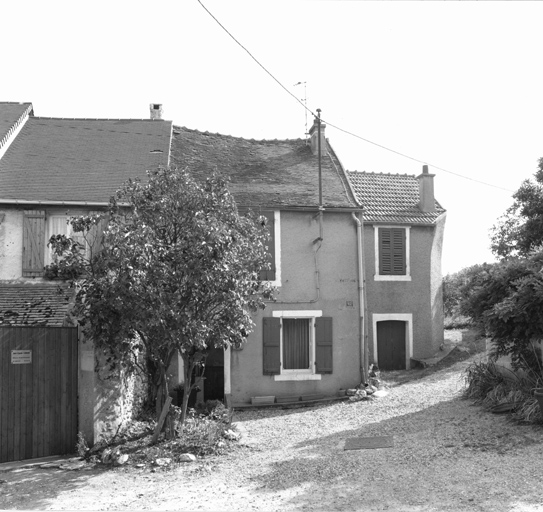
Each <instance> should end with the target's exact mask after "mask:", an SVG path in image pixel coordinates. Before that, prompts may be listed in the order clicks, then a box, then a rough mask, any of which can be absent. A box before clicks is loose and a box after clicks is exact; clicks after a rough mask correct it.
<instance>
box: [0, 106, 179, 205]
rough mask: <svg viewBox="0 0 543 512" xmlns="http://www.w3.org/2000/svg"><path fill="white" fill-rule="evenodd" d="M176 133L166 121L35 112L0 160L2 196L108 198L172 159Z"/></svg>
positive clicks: (40, 198) (48, 199)
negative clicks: (48, 115) (64, 116)
mask: <svg viewBox="0 0 543 512" xmlns="http://www.w3.org/2000/svg"><path fill="white" fill-rule="evenodd" d="M2 111H3V105H1V104H0V112H2ZM170 134H171V122H170V121H162V120H150V119H148V120H145V119H142V120H111V119H107V120H104V119H55V118H41V117H30V118H29V119H28V121H27V122H26V124H25V126H24V127H23V129H22V130H21V132H20V133H19V135H18V136H17V138H16V139H15V140H14V141H13V143H12V144H11V146H10V147H9V149H8V150H7V152H6V154H5V155H4V157H3V158H2V159H1V160H0V183H2V188H1V191H0V200H1V199H10V200H14V199H18V200H26V201H80V202H107V201H109V198H110V197H111V196H112V195H113V194H114V193H115V191H116V190H117V189H119V188H120V187H121V185H122V184H123V183H124V182H125V181H127V180H128V178H134V177H136V176H139V177H142V178H144V177H145V171H146V170H148V169H155V168H157V167H158V166H159V165H166V164H167V162H168V155H169V149H170Z"/></svg>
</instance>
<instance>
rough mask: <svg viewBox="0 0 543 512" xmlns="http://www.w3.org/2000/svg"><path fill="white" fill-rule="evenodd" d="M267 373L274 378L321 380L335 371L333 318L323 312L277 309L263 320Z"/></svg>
mask: <svg viewBox="0 0 543 512" xmlns="http://www.w3.org/2000/svg"><path fill="white" fill-rule="evenodd" d="M263 348H264V373H265V374H273V375H275V377H274V379H275V380H321V374H323V373H332V319H331V318H322V311H317V310H314V311H311V310H307V311H305V310H304V311H274V312H273V318H265V319H264V347H263Z"/></svg>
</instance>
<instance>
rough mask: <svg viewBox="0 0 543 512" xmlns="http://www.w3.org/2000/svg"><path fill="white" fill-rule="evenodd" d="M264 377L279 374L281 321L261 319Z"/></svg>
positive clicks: (277, 319) (278, 319)
mask: <svg viewBox="0 0 543 512" xmlns="http://www.w3.org/2000/svg"><path fill="white" fill-rule="evenodd" d="M263 340H264V346H263V360H264V375H277V374H279V373H281V319H280V318H270V317H268V318H264V319H263Z"/></svg>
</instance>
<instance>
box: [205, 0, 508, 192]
mask: <svg viewBox="0 0 543 512" xmlns="http://www.w3.org/2000/svg"><path fill="white" fill-rule="evenodd" d="M198 3H199V4H200V5H201V6H202V7H203V9H204V10H205V11H206V12H207V13H208V14H209V15H210V16H211V17H212V18H213V19H214V20H215V21H216V22H217V24H218V25H219V26H220V27H221V28H222V29H223V30H224V31H225V32H226V33H227V34H228V35H229V36H230V37H231V38H232V39H233V40H234V41H235V42H236V44H238V46H240V47H241V48H242V49H243V50H245V52H247V53H248V54H249V56H250V57H251V59H253V60H254V61H255V62H256V63H257V64H258V65H259V66H260V67H261V68H262V69H263V70H264V71H265V72H266V73H267V74H268V75H269V76H270V77H271V78H272V79H273V80H274V81H275V82H276V83H277V84H278V85H279V86H280V87H281V88H282V89H283V90H284V91H285V92H286V93H287V94H289V95H290V96H292V97H293V98H294V99H295V100H296V101H297V102H298V103H299V104H300V105H302V107H304V109H305V110H306V111H307V112H309V113H310V114H311V115H312V116H313V117H317V116H316V114H315V113H314V112H313V111H312V110H311V109H310V108H309V107H308V106H307V105H306V104H305V103H304V102H303V101H301V100H300V99H299V98H298V97H297V96H296V95H295V94H293V93H292V92H290V91H289V90H288V89H287V88H286V87H285V86H284V85H283V84H282V83H281V82H280V81H279V80H278V79H277V78H275V76H274V75H273V74H272V73H271V72H270V71H268V70H267V69H266V67H265V66H264V65H263V64H261V63H260V62H259V61H258V59H257V58H256V57H255V56H254V55H253V54H252V53H251V52H250V51H249V50H248V49H247V48H245V46H243V45H242V44H241V43H240V42H239V41H238V40H237V39H236V38H235V37H234V36H233V35H232V34H231V33H230V32H229V31H228V30H227V29H226V27H225V26H224V25H223V24H222V23H221V22H220V21H219V20H218V19H217V18H216V17H215V16H214V15H213V14H212V13H211V12H210V11H209V9H208V8H207V7H206V6H205V5H204V4H203V3H202V1H201V0H198ZM321 122H323V123H325V124H327V125H328V126H331V127H332V128H335V129H336V130H339V131H341V132H343V133H345V134H347V135H351V136H352V137H355V138H357V139H360V140H362V141H364V142H367V143H368V144H372V145H374V146H376V147H379V148H381V149H384V150H386V151H389V152H391V153H395V154H396V155H399V156H401V157H403V158H407V159H409V160H413V161H414V162H418V163H421V164H426V165H429V166H430V167H432V168H434V169H437V170H440V171H443V172H445V173H448V174H452V175H454V176H458V177H459V178H464V179H466V180H470V181H473V182H475V183H480V184H481V185H486V186H488V187H493V188H497V189H499V190H504V191H506V192H511V193H513V192H514V190H510V189H508V188H504V187H500V186H499V185H494V184H492V183H487V182H486V181H481V180H477V179H475V178H470V177H469V176H465V175H463V174H459V173H457V172H453V171H449V170H447V169H444V168H443V167H440V166H438V165H434V164H432V163H430V162H426V161H424V160H420V159H419V158H415V157H412V156H409V155H406V154H405V153H401V152H400V151H396V150H395V149H392V148H389V147H387V146H384V145H382V144H378V143H377V142H373V141H371V140H369V139H366V138H364V137H362V136H360V135H357V134H356V133H353V132H350V131H349V130H345V129H344V128H341V127H339V126H336V125H335V124H332V123H331V122H330V121H328V120H326V119H321Z"/></svg>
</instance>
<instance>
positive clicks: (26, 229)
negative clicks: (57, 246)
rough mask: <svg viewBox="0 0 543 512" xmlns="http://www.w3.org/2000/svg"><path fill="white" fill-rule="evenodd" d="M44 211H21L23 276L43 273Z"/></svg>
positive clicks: (36, 275)
mask: <svg viewBox="0 0 543 512" xmlns="http://www.w3.org/2000/svg"><path fill="white" fill-rule="evenodd" d="M44 249H45V212H44V211H43V210H25V211H24V212H23V277H41V276H43V273H44V259H43V258H44Z"/></svg>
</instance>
